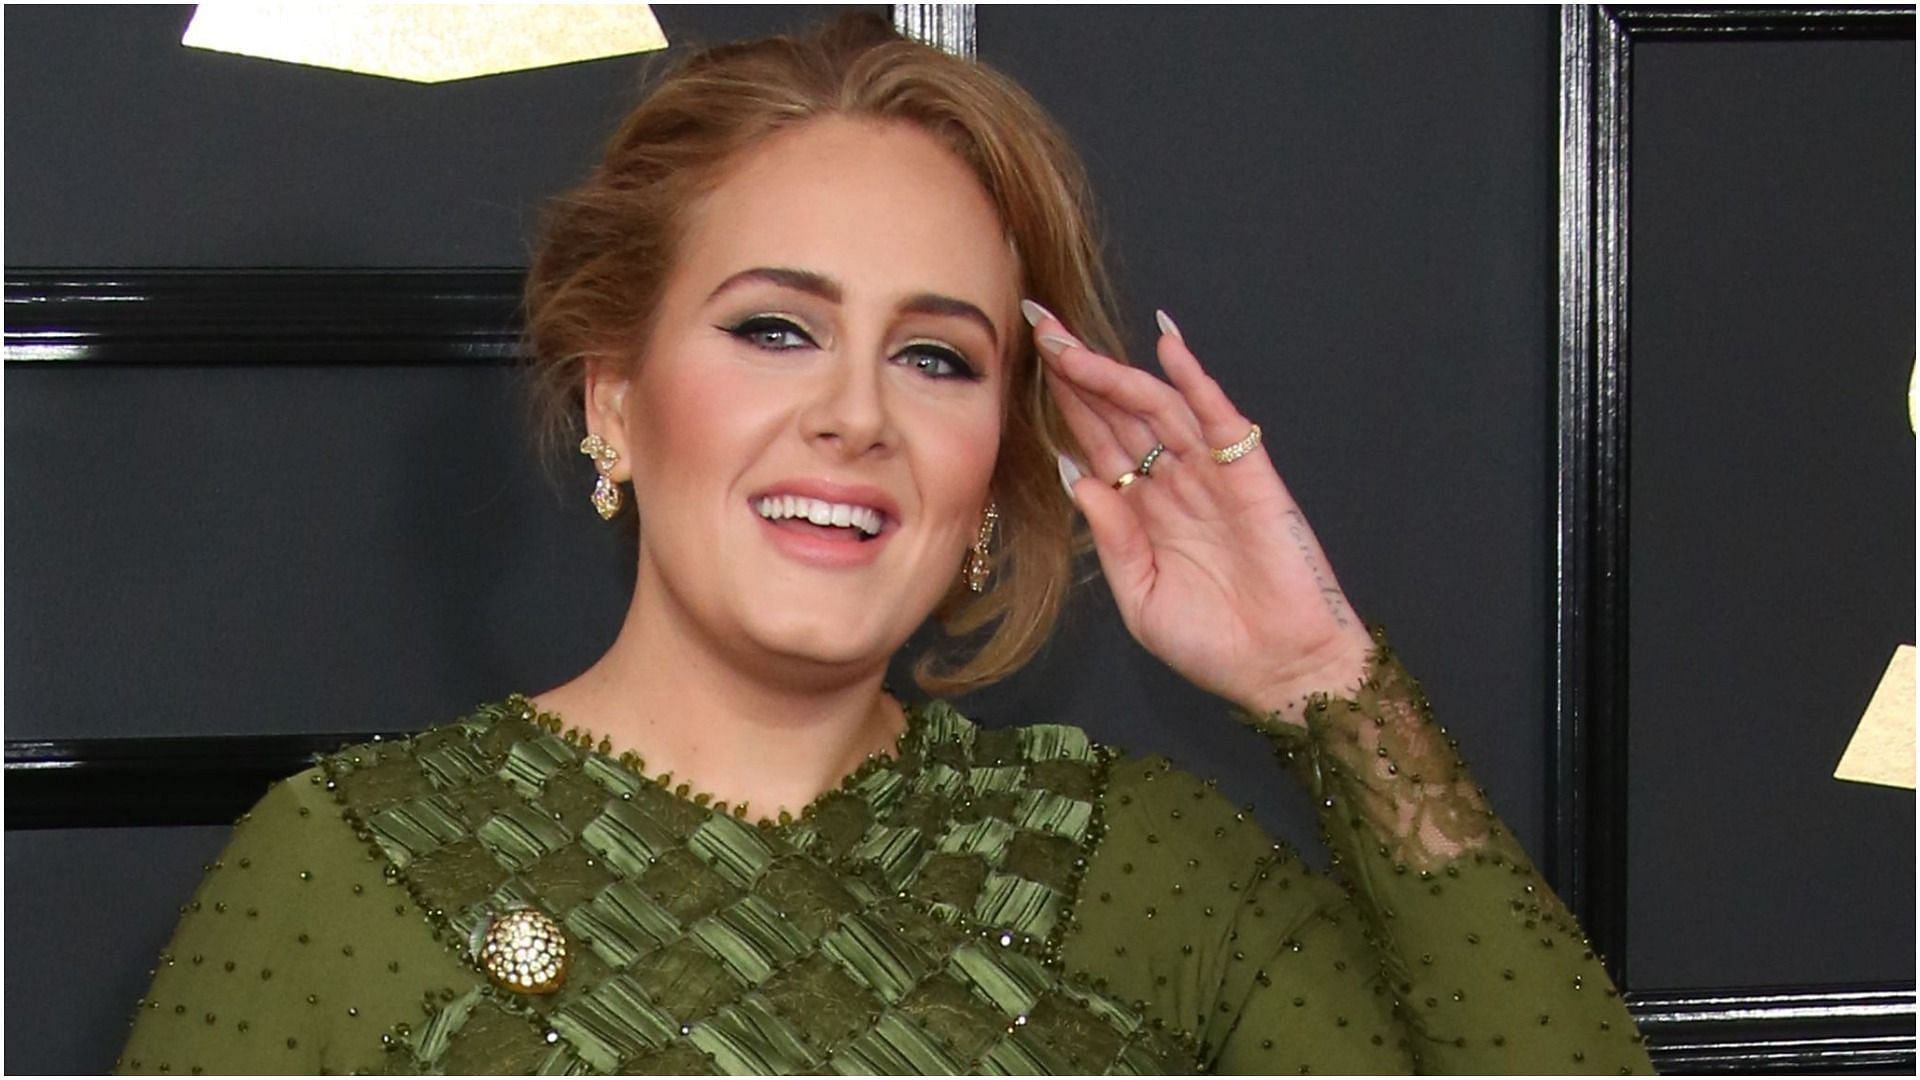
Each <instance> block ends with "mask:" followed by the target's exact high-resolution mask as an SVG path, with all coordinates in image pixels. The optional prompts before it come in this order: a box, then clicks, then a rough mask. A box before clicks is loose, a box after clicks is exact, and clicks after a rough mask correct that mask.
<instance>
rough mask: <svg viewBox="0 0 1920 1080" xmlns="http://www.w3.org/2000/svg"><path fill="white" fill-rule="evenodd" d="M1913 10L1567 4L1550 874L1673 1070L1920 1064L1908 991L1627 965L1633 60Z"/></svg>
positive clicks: (1864, 27) (1829, 32)
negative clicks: (1678, 987)
mask: <svg viewBox="0 0 1920 1080" xmlns="http://www.w3.org/2000/svg"><path fill="white" fill-rule="evenodd" d="M1913 30H1914V9H1913V8H1911V7H1893V6H1886V7H1836V8H1690V7H1680V8H1631V7H1613V6H1608V5H1592V4H1568V5H1563V6H1562V8H1561V37H1560V40H1561V52H1560V61H1561V63H1560V80H1561V82H1560V150H1561V157H1560V223H1559V225H1560V227H1559V235H1560V311H1559V324H1560V336H1559V366H1560V370H1559V401H1558V410H1557V414H1558V439H1559V446H1558V466H1559V468H1558V472H1557V475H1558V478H1559V479H1558V491H1557V497H1558V506H1557V510H1558V520H1559V523H1560V527H1559V529H1558V531H1557V535H1556V537H1555V552H1554V554H1555V559H1554V576H1555V581H1554V590H1553V591H1554V598H1555V599H1554V603H1555V619H1554V627H1553V633H1554V640H1553V642H1552V648H1551V650H1550V655H1552V657H1553V659H1554V664H1555V672H1554V680H1553V681H1554V716H1553V727H1554V730H1553V738H1552V742H1551V752H1552V756H1553V763H1552V768H1551V771H1550V774H1549V775H1550V781H1551V783H1552V785H1553V796H1552V800H1551V806H1552V808H1553V829H1554V832H1553V838H1552V842H1551V843H1550V844H1549V845H1548V850H1547V852H1546V854H1547V856H1548V858H1547V860H1546V863H1547V865H1546V870H1547V873H1548V878H1549V880H1550V881H1552V883H1553V885H1554V888H1555V889H1556V890H1557V891H1558V892H1559V894H1560V895H1561V897H1562V898H1564V899H1565V900H1566V902H1567V904H1568V906H1569V907H1571V908H1572V909H1573V911H1574V912H1575V914H1577V915H1578V916H1579V918H1580V920H1581V923H1582V925H1583V926H1584V927H1585V928H1586V929H1587V932H1588V935H1589V936H1590V938H1591V939H1592V941H1593V943H1594V947H1595V950H1596V951H1597V952H1598V953H1599V954H1600V955H1601V956H1603V957H1605V958H1606V961H1607V967H1608V970H1609V974H1610V975H1612V977H1613V979H1614V981H1615V983H1616V984H1617V985H1618V986H1619V987H1620V988H1621V991H1622V993H1623V995H1624V997H1625V998H1626V1000H1627V1002H1628V1006H1629V1008H1630V1009H1631V1010H1632V1012H1633V1014H1634V1017H1635V1020H1636V1022H1638V1023H1639V1024H1640V1026H1641V1028H1642V1030H1643V1031H1645V1032H1646V1033H1647V1036H1648V1042H1649V1047H1650V1049H1651V1051H1652V1054H1653V1059H1654V1062H1655V1065H1656V1066H1657V1067H1659V1068H1660V1069H1661V1070H1662V1071H1685V1072H1710V1071H1713V1072H1717V1071H1729V1072H1755V1071H1818V1072H1833V1071H1838V1070H1875V1071H1878V1070H1883V1069H1898V1070H1906V1071H1909V1072H1910V1071H1912V1070H1913V1068H1914V1067H1915V1054H1914V984H1913V983H1912V982H1911V981H1909V982H1905V983H1898V984H1889V985H1853V986H1807V987H1786V988H1782V987H1769V988H1765V989H1759V988H1756V989H1754V990H1752V991H1749V992H1742V991H1716V992H1711V993H1692V992H1684V991H1678V992H1676V991H1656V992H1636V990H1635V988H1634V986H1633V981H1632V972H1631V971H1629V970H1627V968H1626V956H1627V878H1626V873H1627V867H1628V865H1629V864H1628V852H1627V801H1628V758H1627V729H1628V725H1627V700H1628V699H1627V680H1628V670H1627V669H1628V664H1627V656H1628V652H1627V644H1628V643H1627V634H1628V611H1629V607H1628V605H1629V603H1630V597H1629V595H1628V574H1627V557H1628V546H1629V537H1628V530H1627V521H1628V514H1627V512H1628V505H1629V504H1628V500H1629V488H1628V450H1629V444H1628V430H1629V421H1630V417H1629V415H1628V400H1629V398H1628V380H1629V377H1630V374H1631V362H1630V361H1631V358H1630V356H1629V347H1628V327H1629V324H1630V318H1631V296H1630V294H1629V290H1628V281H1629V277H1628V269H1629V256H1630V251H1631V234H1630V229H1631V219H1630V189H1631V181H1632V166H1633V159H1632V150H1633V144H1632V130H1631V116H1632V112H1631V109H1632V101H1633V97H1632V95H1633V66H1632V61H1633V50H1634V48H1635V46H1636V45H1637V44H1639V43H1641V42H1647V41H1662V42H1675V41H1681V42H1684V41H1738V40H1773V41H1782V40H1784V41H1816V40H1822V41H1825V40H1835V39H1850V40H1906V41H1911V40H1913V36H1914V35H1913Z"/></svg>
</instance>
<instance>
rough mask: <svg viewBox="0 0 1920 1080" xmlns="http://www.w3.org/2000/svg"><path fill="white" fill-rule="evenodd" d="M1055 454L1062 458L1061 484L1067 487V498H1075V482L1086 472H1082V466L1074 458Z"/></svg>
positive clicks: (1076, 500)
mask: <svg viewBox="0 0 1920 1080" xmlns="http://www.w3.org/2000/svg"><path fill="white" fill-rule="evenodd" d="M1054 456H1056V457H1058V458H1059V459H1060V486H1061V487H1063V488H1066V489H1067V498H1069V499H1073V482H1074V481H1075V480H1078V479H1080V478H1081V477H1082V476H1085V475H1086V474H1085V473H1083V472H1081V471H1080V466H1079V465H1076V464H1075V463H1074V460H1073V459H1072V458H1070V457H1068V456H1067V455H1065V454H1056V455H1054ZM1074 501H1075V502H1079V501H1080V500H1078V499H1074Z"/></svg>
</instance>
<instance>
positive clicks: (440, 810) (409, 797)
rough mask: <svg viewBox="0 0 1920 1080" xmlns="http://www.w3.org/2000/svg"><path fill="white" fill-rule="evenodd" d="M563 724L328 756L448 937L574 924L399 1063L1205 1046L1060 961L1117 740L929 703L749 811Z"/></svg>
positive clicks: (1048, 1067) (1119, 1054)
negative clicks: (808, 788) (783, 798)
mask: <svg viewBox="0 0 1920 1080" xmlns="http://www.w3.org/2000/svg"><path fill="white" fill-rule="evenodd" d="M549 719H550V718H549ZM552 726H553V725H552V723H551V722H550V723H547V724H543V723H542V722H541V717H540V716H539V715H538V713H537V712H536V711H535V710H534V709H533V708H532V706H531V704H530V703H529V702H527V701H526V699H524V698H513V699H509V700H508V701H506V702H501V703H498V704H495V705H489V706H484V707H482V708H481V709H479V710H478V711H477V712H476V713H475V714H474V715H473V716H471V717H469V718H467V719H465V720H462V721H460V722H458V723H454V724H450V725H447V726H445V727H441V728H437V729H434V730H432V731H429V732H427V733H425V734H423V735H420V736H418V737H416V738H413V739H409V740H405V741H404V742H400V743H384V744H379V743H376V744H363V745H360V746H356V747H350V748H348V749H347V750H344V751H342V752H340V753H339V754H336V755H333V756H332V757H330V758H328V759H326V760H325V761H324V762H323V765H324V768H325V770H326V773H327V775H328V777H329V781H328V783H329V786H330V788H331V789H332V790H333V792H334V795H335V797H336V798H337V799H338V800H339V802H340V803H341V805H342V807H343V808H344V810H345V812H346V815H347V817H348V819H349V821H351V822H352V823H353V824H354V826H355V828H356V829H357V830H358V831H359V832H360V833H361V834H362V836H363V838H364V839H366V840H368V841H369V842H370V843H372V844H373V845H374V846H375V847H376V848H377V850H378V854H379V855H380V856H381V857H383V858H384V859H385V860H386V861H387V863H388V868H387V873H388V874H389V876H390V877H394V878H397V879H399V880H400V881H402V882H403V883H404V884H405V885H406V887H407V888H408V889H409V890H410V892H411V893H412V894H413V896H414V898H415V899H416V901H417V902H418V903H419V904H420V906H421V907H422V909H423V910H425V911H426V912H427V913H428V918H429V920H430V921H431V922H432V923H433V924H434V927H435V933H436V936H437V937H439V939H440V940H441V942H442V943H443V944H444V945H445V946H446V947H447V948H448V949H450V950H452V951H454V952H456V953H461V954H462V955H464V952H465V950H466V949H467V947H468V945H467V943H468V942H469V940H470V939H471V937H472V936H473V933H474V931H475V930H476V928H479V927H482V926H484V925H485V923H486V922H487V921H488V920H489V919H490V918H491V917H492V916H493V915H494V914H496V913H498V912H502V911H505V910H508V909H511V908H514V907H520V906H529V907H534V908H538V909H539V910H541V911H544V912H546V913H548V914H549V915H551V916H552V917H553V918H554V919H555V920H557V921H558V922H559V923H560V924H561V925H562V926H563V927H564V928H565V930H566V932H567V933H568V934H570V935H572V937H573V940H574V942H575V944H576V946H577V947H576V948H575V950H574V954H575V960H574V966H573V969H572V971H571V973H570V974H569V976H568V979H567V983H566V985H564V986H563V987H561V988H560V989H559V990H558V991H556V992H555V993H552V994H549V995H543V996H539V997H530V996H525V995H519V994H513V993H509V992H506V991H503V990H501V989H499V988H497V987H494V986H492V985H491V984H485V985H476V986H475V987H473V988H472V989H470V990H468V991H467V992H466V993H464V994H462V995H460V996H458V997H457V998H456V999H455V1000H454V1001H452V1002H449V1003H446V1004H445V1005H444V1007H443V1008H441V1009H440V1010H439V1011H438V1012H437V1013H436V1014H435V1015H434V1016H432V1017H431V1018H430V1019H429V1020H428V1021H427V1022H426V1023H424V1024H423V1025H421V1026H420V1027H419V1028H418V1029H409V1030H395V1031H393V1032H390V1033H389V1034H388V1037H387V1041H388V1043H389V1046H390V1049H391V1050H392V1052H393V1053H392V1062H391V1064H392V1067H393V1069H394V1070H396V1071H428V1072H473V1071H479V1072H520V1071H537V1072H547V1071H592V1072H613V1071H623V1072H624V1071H645V1072H660V1071H669V1072H725V1073H740V1072H746V1073H793V1072H809V1071H819V1070H827V1071H848V1072H884V1073H892V1072H915V1073H928V1072H980V1071H996V1072H1023V1073H1039V1072H1075V1073H1085V1072H1122V1073H1138V1072H1151V1073H1166V1072H1173V1071H1190V1070H1191V1069H1192V1068H1193V1067H1194V1064H1195V1063H1194V1061H1193V1057H1192V1051H1191V1047H1189V1046H1187V1045H1183V1042H1184V1041H1183V1040H1181V1039H1179V1038H1178V1037H1177V1036H1173V1035H1169V1034H1167V1033H1165V1032H1162V1031H1161V1030H1159V1029H1157V1028H1156V1027H1155V1026H1153V1025H1149V1024H1147V1023H1145V1022H1144V1020H1143V1018H1142V1016H1141V1015H1140V1014H1139V1013H1138V1012H1137V1011H1135V1010H1134V1009H1132V1008H1130V1007H1128V1006H1127V1005H1125V1004H1123V1003H1121V1002H1119V1001H1117V1000H1114V999H1112V998H1109V997H1107V996H1105V995H1104V994H1102V993H1100V992H1099V991H1097V990H1096V989H1094V988H1093V987H1092V986H1090V985H1089V984H1087V982H1086V981H1085V980H1084V979H1082V978H1079V977H1076V976H1073V975H1070V974H1069V973H1067V972H1066V971H1065V969H1064V966H1063V965H1062V964H1061V962H1060V958H1059V952H1060V943H1061V937H1062V935H1063V933H1064V931H1065V929H1066V927H1067V924H1068V921H1069V915H1070V912H1071V909H1072V906H1073V902H1074V898H1075V896H1076V893H1077V888H1078V883H1079V879H1080V877H1081V875H1082V874H1083V872H1084V869H1085V867H1086V863H1087V855H1088V853H1089V851H1091V849H1092V847H1093V845H1094V844H1095V843H1096V842H1097V841H1098V838H1099V836H1100V833H1101V822H1100V819H1099V812H1098V802H1097V799H1096V798H1095V796H1096V793H1097V792H1098V791H1099V790H1100V789H1101V788H1102V786H1103V784H1104V774H1105V771H1106V768H1107V766H1108V764H1109V762H1110V760H1111V759H1112V757H1113V755H1112V752H1111V751H1108V750H1106V749H1104V748H1102V747H1098V746H1096V745H1095V744H1093V743H1092V742H1091V741H1089V740H1088V738H1087V736H1086V734H1085V733H1084V732H1083V731H1081V730H1080V729H1078V728H1074V727H1068V726H1062V725H1035V726H1030V727H1024V728H1017V729H1008V730H995V729H984V728H979V727H976V726H975V725H974V724H973V723H971V722H970V721H968V720H967V719H966V718H965V717H963V716H961V715H960V714H959V713H957V712H955V711H954V710H953V709H952V708H950V707H948V706H946V705H945V704H944V703H942V702H935V703H933V704H931V705H927V706H921V707H919V708H918V709H917V710H916V711H915V712H914V713H913V714H912V715H910V723H909V725H908V728H907V731H906V732H905V733H903V735H902V737H901V738H900V740H899V747H898V752H897V754H896V756H895V757H893V758H890V759H888V758H881V759H876V760H873V761H870V762H869V763H868V764H866V765H863V766H862V767H861V768H860V769H858V770H856V771H855V773H854V774H853V775H851V776H849V777H848V778H847V779H846V781H845V782H844V783H843V784H842V785H841V786H840V787H839V788H837V789H836V790H834V791H831V792H828V793H827V794H825V795H823V796H822V797H820V798H819V799H817V800H815V802H814V803H813V804H812V805H810V806H809V807H808V808H807V810H806V811H805V812H804V813H802V814H801V815H800V816H799V817H797V818H792V819H790V820H788V821H787V822H785V823H761V824H758V825H752V824H748V823H746V822H744V821H742V820H740V819H739V818H737V817H735V816H734V812H732V811H723V810H722V809H721V808H720V807H718V806H714V805H701V804H699V803H696V802H694V801H691V800H690V799H689V798H688V797H687V796H686V794H685V792H683V791H682V790H681V789H679V788H677V787H676V788H674V789H672V790H669V788H668V787H667V786H666V785H665V784H664V783H662V782H661V781H659V780H657V779H653V778H649V777H647V776H645V775H644V774H643V773H641V772H639V771H637V770H636V769H634V768H632V767H630V766H629V765H625V764H622V763H621V762H620V761H618V760H616V759H613V758H610V757H607V756H606V755H604V754H602V753H599V752H597V751H596V750H595V749H594V748H592V747H590V746H588V745H585V744H586V743H587V742H588V741H589V739H588V737H587V736H585V735H583V734H581V733H577V732H576V733H574V735H573V738H572V739H571V740H570V739H568V738H567V737H565V736H564V735H562V734H556V733H555V732H554V731H553V730H550V728H551V727H552Z"/></svg>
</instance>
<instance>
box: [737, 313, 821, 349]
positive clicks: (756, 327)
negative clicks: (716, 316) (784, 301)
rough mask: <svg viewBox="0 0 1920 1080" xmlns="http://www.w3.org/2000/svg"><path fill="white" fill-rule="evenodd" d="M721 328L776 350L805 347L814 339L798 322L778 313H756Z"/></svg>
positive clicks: (748, 340)
mask: <svg viewBox="0 0 1920 1080" xmlns="http://www.w3.org/2000/svg"><path fill="white" fill-rule="evenodd" d="M721 329H722V330H724V331H725V332H727V333H728V334H731V335H733V336H734V337H736V338H738V339H740V340H741V341H744V342H746V343H747V344H749V345H753V346H756V347H758V348H762V349H768V350H772V351H775V352H778V351H783V350H786V349H803V348H806V347H807V346H809V345H812V344H813V339H812V338H811V337H808V336H807V332H806V331H805V330H802V329H801V328H800V326H799V324H798V323H795V322H794V321H793V320H791V319H784V318H781V317H780V316H778V315H754V316H752V317H750V318H746V319H742V320H741V321H739V322H737V323H735V324H733V325H732V326H723V327H721Z"/></svg>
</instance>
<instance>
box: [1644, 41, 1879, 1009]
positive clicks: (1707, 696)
mask: <svg viewBox="0 0 1920 1080" xmlns="http://www.w3.org/2000/svg"><path fill="white" fill-rule="evenodd" d="M1633 62H1634V113H1633V160H1634V170H1633V181H1634V191H1633V213H1634V220H1633V226H1632V243H1633V281H1632V288H1633V318H1634V321H1633V324H1632V328H1631V332H1632V343H1633V364H1632V387H1631V393H1632V399H1633V414H1632V415H1633V434H1632V453H1633V484H1632V492H1633V502H1632V520H1631V523H1630V528H1631V530H1632V553H1633V557H1632V590H1633V608H1632V615H1631V628H1632V642H1633V645H1632V657H1631V663H1632V684H1631V708H1632V717H1633V721H1632V730H1631V733H1630V738H1631V744H1630V745H1631V748H1632V750H1631V760H1632V769H1631V776H1632V798H1631V800H1630V801H1629V803H1628V806H1629V808H1630V813H1631V826H1630V830H1631V831H1630V841H1631V845H1630V848H1629V851H1630V853H1631V854H1630V859H1631V867H1630V872H1629V874H1628V887H1629V898H1628V900H1629V903H1628V912H1629V930H1630V934H1629V937H1628V939H1627V940H1628V958H1629V971H1630V972H1631V978H1632V979H1633V980H1634V981H1635V982H1636V983H1638V984H1639V985H1643V986H1649V987H1676V988H1678V987H1706V986H1729V985H1737V986H1765V985H1769V984H1773V985H1780V984H1796V985H1805V984H1808V983H1823V982H1824V983H1841V982H1848V981H1863V980H1869V979H1878V980H1887V981H1897V980H1911V979H1912V978H1913V971H1914V969H1913V955H1914V951H1913V950H1914V874H1913V870H1914V863H1913V850H1914V847H1913V845H1914V817H1913V793H1912V792H1910V791H1900V790H1896V789H1892V788H1885V787H1873V786H1868V785H1863V784H1855V783H1847V782H1843V781H1839V780H1835V779H1833V770H1834V766H1835V765H1836V764H1838V763H1839V760H1840V754H1841V752H1842V751H1843V750H1845V749H1846V745H1847V740H1848V739H1849V738H1850V737H1851V736H1852V735H1853V730H1854V727H1855V725H1856V724H1858V723H1859V720H1860V714H1861V711H1862V710H1863V709H1865V708H1866V705H1867V702H1868V700H1869V699H1870V698H1871V697H1872V696H1873V692H1874V688H1875V687H1876V686H1877V685H1878V684H1879V681H1880V676H1881V674H1882V672H1884V671H1885V669H1886V665H1887V661H1888V659H1889V658H1890V657H1891V656H1892V655H1893V650H1894V646H1895V645H1896V644H1898V643H1901V642H1906V643H1909V644H1911V643H1912V642H1913V639H1914V622H1913V618H1914V605H1913V597H1914V532H1913V522H1914V440H1913V432H1912V429H1911V428H1910V427H1909V426H1908V419H1907V400H1906V398H1907V379H1908V375H1909V372H1910V371H1911V370H1912V365H1913V360H1914V337H1913V333H1914V308H1913V296H1914V216H1913V193H1914V186H1913V185H1914V176H1913V152H1914V127H1913V90H1914V69H1913V44H1912V42H1876V41H1852V42H1843V41H1833V42H1794V43H1784V42H1744V43H1740V44H1701V43H1686V44H1673V45H1661V44H1649V45H1641V46H1639V47H1637V49H1636V51H1635V56H1634V61H1633Z"/></svg>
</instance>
